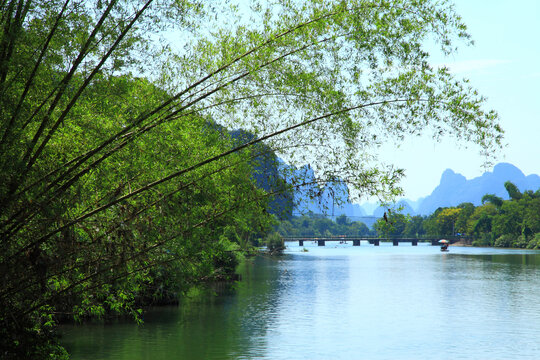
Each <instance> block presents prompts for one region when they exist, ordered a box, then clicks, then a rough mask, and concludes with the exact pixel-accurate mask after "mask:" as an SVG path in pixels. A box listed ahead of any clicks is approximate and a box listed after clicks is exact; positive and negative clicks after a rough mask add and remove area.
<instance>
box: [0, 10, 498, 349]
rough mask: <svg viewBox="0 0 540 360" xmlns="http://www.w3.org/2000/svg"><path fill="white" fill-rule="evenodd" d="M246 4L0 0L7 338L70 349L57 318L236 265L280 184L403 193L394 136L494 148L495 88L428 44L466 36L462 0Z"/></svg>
mask: <svg viewBox="0 0 540 360" xmlns="http://www.w3.org/2000/svg"><path fill="white" fill-rule="evenodd" d="M242 4H244V2H238V4H236V3H234V2H229V1H223V2H212V4H209V3H208V2H205V1H198V0H174V1H173V0H170V1H169V0H129V1H127V0H107V1H104V0H35V1H29V0H4V1H0V14H1V15H0V154H1V156H0V174H1V181H0V277H1V279H2V288H1V289H0V349H1V351H2V353H1V356H2V358H4V359H21V358H32V359H45V358H62V357H67V356H68V355H67V354H66V352H65V350H64V349H63V348H62V347H61V346H60V345H59V343H58V341H57V336H56V330H57V324H58V321H59V320H61V319H65V318H72V319H73V318H74V319H77V320H81V319H85V318H88V317H104V316H107V315H110V314H131V315H132V316H133V317H134V318H135V319H136V320H137V321H139V319H140V313H141V310H140V305H141V304H144V303H147V302H149V301H153V299H157V300H159V299H162V298H167V297H169V296H171V294H173V293H175V292H181V291H182V290H183V289H186V287H188V286H189V285H191V284H196V283H199V282H204V281H211V280H212V279H220V278H224V277H227V276H228V274H230V273H231V271H232V269H233V268H234V266H235V264H236V262H237V258H238V256H239V255H240V254H242V253H243V252H244V251H246V249H249V247H250V244H255V243H257V241H259V240H258V239H260V238H261V237H263V236H265V234H266V233H267V231H268V229H270V227H271V226H272V224H273V223H274V221H275V215H274V214H273V213H276V212H278V211H274V210H276V207H275V206H276V205H275V204H276V199H275V194H277V193H285V194H287V193H289V194H290V193H291V192H292V191H294V190H295V189H297V188H299V187H302V188H303V189H305V188H306V187H309V186H312V187H313V189H314V190H313V195H316V192H317V189H319V188H320V186H323V185H324V184H326V183H327V182H329V181H333V180H335V179H342V180H343V181H345V182H346V183H347V185H348V187H349V189H350V190H351V193H350V194H349V196H350V197H351V198H352V199H359V198H361V197H364V196H378V197H379V198H380V199H381V200H387V199H391V198H393V197H395V196H396V195H399V194H400V188H399V185H398V184H399V180H400V178H401V177H402V176H403V171H402V170H401V169H399V168H395V167H393V166H387V165H384V164H380V163H379V162H378V161H377V150H378V148H379V145H380V144H381V143H382V142H383V141H393V142H395V143H396V144H397V143H399V142H401V141H402V140H403V139H404V138H405V137H407V136H416V135H420V134H424V133H427V134H432V135H433V137H434V139H435V140H438V139H440V138H442V137H451V138H453V139H456V141H462V142H464V143H468V144H471V145H474V146H477V147H478V149H479V151H480V152H482V153H484V154H487V155H488V156H489V155H490V154H492V153H493V152H494V150H497V149H498V148H500V144H501V139H502V135H503V131H502V129H501V128H500V127H499V122H498V117H497V114H496V113H495V112H493V111H491V110H489V109H485V108H484V103H485V99H484V98H483V97H482V96H481V95H480V94H478V93H477V92H476V90H474V88H473V87H472V86H471V85H470V84H469V83H468V82H467V81H466V80H462V79H457V78H455V77H454V76H453V75H452V74H450V72H449V71H448V69H446V68H433V67H432V66H431V65H430V63H429V53H428V50H429V49H431V48H432V47H428V46H427V45H425V44H433V43H436V44H438V46H439V48H440V50H441V51H442V53H444V54H448V55H449V54H452V53H454V52H455V51H456V49H457V44H469V43H470V42H471V40H470V37H469V35H468V33H467V29H466V26H465V25H464V24H463V22H462V21H461V18H460V17H459V15H457V14H456V13H455V12H454V9H453V7H452V5H451V4H450V3H448V2H446V1H429V0H419V1H403V0H373V1H366V0H350V1H314V0H313V1H312V0H306V1H293V2H276V3H274V2H272V1H269V2H258V1H253V2H252V3H251V4H250V6H243V5H242ZM238 129H244V130H243V131H245V132H246V133H247V134H252V136H251V137H248V138H244V137H238V136H236V137H235V136H231V134H232V133H233V130H238ZM262 153H266V154H267V155H268V157H267V159H270V160H272V159H274V160H272V161H274V165H273V166H260V164H259V165H258V163H260V162H261V161H263V162H264V161H266V160H264V159H265V157H263V156H262ZM273 153H275V154H276V155H278V156H279V157H280V158H281V159H284V161H286V163H287V164H289V165H288V166H287V167H284V166H282V164H281V163H280V162H279V161H276V160H275V157H273V155H272V154H273ZM261 159H263V160H261ZM307 163H309V164H312V166H313V171H314V173H315V174H316V176H315V178H310V180H309V184H308V183H306V182H307V181H305V178H303V176H302V174H301V172H295V171H294V169H295V168H299V167H301V166H302V165H304V164H307ZM261 169H279V176H273V175H272V170H269V171H270V173H264V172H263V170H261ZM257 179H258V180H257ZM285 198H287V195H285ZM288 198H289V199H290V196H289V197H288ZM277 202H278V203H279V201H277ZM272 204H274V205H272ZM495 209H496V208H495ZM502 210H503V208H501V211H502Z"/></svg>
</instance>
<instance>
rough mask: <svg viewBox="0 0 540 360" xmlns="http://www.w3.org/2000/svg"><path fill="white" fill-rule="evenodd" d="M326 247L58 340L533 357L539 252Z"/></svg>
mask: <svg viewBox="0 0 540 360" xmlns="http://www.w3.org/2000/svg"><path fill="white" fill-rule="evenodd" d="M327 245H328V246H325V247H318V246H316V245H315V244H311V243H309V244H308V243H306V244H305V248H307V249H308V250H309V251H308V252H302V251H301V250H302V248H301V247H298V246H297V245H296V244H293V243H289V248H288V250H287V252H286V254H285V255H284V256H282V257H280V258H278V259H273V258H265V257H258V258H255V259H251V260H249V261H248V262H247V263H246V264H243V265H242V266H241V267H240V269H239V272H240V273H241V274H242V281H240V282H238V283H236V284H234V285H231V286H221V287H220V288H215V289H213V290H212V291H209V290H207V291H198V292H197V291H194V292H192V293H191V294H190V295H189V297H187V298H186V299H183V300H182V302H181V304H180V306H178V307H176V306H175V307H161V308H156V309H152V310H150V311H149V312H148V313H147V314H146V315H145V323H144V325H142V326H137V325H135V324H134V323H132V322H129V321H124V322H116V323H114V324H86V325H77V326H65V327H63V333H64V337H63V343H64V345H65V347H66V348H67V349H68V351H69V352H70V353H71V354H72V358H73V359H126V360H127V359H129V360H138V359H156V360H159V359H490V360H492V359H540V251H526V250H508V249H489V248H471V247H450V252H448V253H441V252H440V251H439V248H438V247H436V246H430V245H427V244H419V245H418V246H411V245H410V244H400V245H399V246H396V247H394V246H392V244H391V243H390V244H388V243H381V246H379V247H375V246H373V245H369V244H367V243H364V242H362V245H361V246H360V247H352V246H351V245H350V244H346V245H345V244H343V245H337V244H336V245H334V243H327ZM212 293H214V295H212Z"/></svg>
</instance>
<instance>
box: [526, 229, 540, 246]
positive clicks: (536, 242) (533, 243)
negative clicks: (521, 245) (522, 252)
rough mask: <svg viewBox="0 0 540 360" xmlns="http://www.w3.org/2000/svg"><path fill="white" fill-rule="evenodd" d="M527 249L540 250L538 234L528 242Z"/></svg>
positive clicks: (539, 236)
mask: <svg viewBox="0 0 540 360" xmlns="http://www.w3.org/2000/svg"><path fill="white" fill-rule="evenodd" d="M527 249H540V233H537V234H536V235H534V236H533V237H532V238H531V240H529V243H528V244H527Z"/></svg>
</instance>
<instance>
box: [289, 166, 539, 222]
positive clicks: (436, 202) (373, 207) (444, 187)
mask: <svg viewBox="0 0 540 360" xmlns="http://www.w3.org/2000/svg"><path fill="white" fill-rule="evenodd" d="M506 181H511V182H513V183H514V184H515V185H516V186H517V187H518V188H519V190H520V191H525V190H533V191H536V190H538V189H540V176H539V175H536V174H533V175H528V176H525V174H523V172H522V171H521V170H520V169H518V168H517V167H515V166H514V165H512V164H509V163H499V164H497V165H496V166H495V167H494V168H493V171H492V172H486V173H484V174H483V175H482V176H479V177H476V178H473V179H470V180H467V179H466V178H465V177H464V176H463V175H461V174H459V173H456V172H454V171H453V170H451V169H447V170H445V171H444V172H443V174H442V176H441V181H440V183H439V185H438V186H437V187H436V188H435V189H434V190H433V191H432V192H431V194H428V195H427V196H426V197H424V198H421V199H419V200H417V201H411V200H408V199H404V200H400V201H399V202H398V204H397V205H400V206H401V207H402V208H403V209H402V210H401V212H402V213H404V214H410V215H429V214H431V213H433V212H434V211H435V210H436V209H437V208H439V207H449V206H457V205H459V204H461V203H463V202H471V203H473V204H474V205H476V206H477V205H480V204H481V201H482V197H483V196H484V195H485V194H495V195H497V196H499V197H501V198H503V199H508V193H507V192H506V189H505V187H504V183H505V182H506ZM340 191H344V190H343V189H341V190H340V188H339V186H337V187H335V188H332V189H328V190H325V192H324V193H323V196H322V199H321V201H317V202H311V201H309V200H303V199H301V200H300V205H299V206H298V207H297V211H300V212H305V211H312V212H313V213H316V214H321V213H326V214H328V215H333V216H339V215H343V214H345V215H347V216H348V217H350V218H352V219H353V220H357V219H358V220H361V221H364V222H366V224H367V225H368V226H369V225H370V224H368V222H369V223H371V222H372V221H369V218H370V217H373V218H372V219H373V221H375V219H376V218H377V217H381V216H382V215H383V214H384V211H385V209H383V208H380V207H378V204H373V203H364V204H361V205H360V204H351V203H346V204H343V205H341V206H337V205H335V204H333V202H332V196H331V192H333V193H336V192H340ZM297 200H298V198H297ZM325 207H326V211H324V210H323V209H324V208H325ZM362 217H366V218H364V219H361V218H362ZM355 218H356V219H355ZM365 220H368V221H365Z"/></svg>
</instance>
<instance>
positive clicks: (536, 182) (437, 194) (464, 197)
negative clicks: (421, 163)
mask: <svg viewBox="0 0 540 360" xmlns="http://www.w3.org/2000/svg"><path fill="white" fill-rule="evenodd" d="M507 181H511V182H513V183H514V184H516V186H517V187H518V188H519V189H520V190H521V191H524V190H533V191H536V190H537V189H539V188H540V176H538V175H529V176H525V175H524V174H523V172H522V171H521V170H520V169H518V168H517V167H516V166H514V165H512V164H509V163H499V164H497V165H495V166H494V168H493V172H485V173H484V174H482V176H479V177H476V178H473V179H470V180H467V179H466V178H465V176H463V175H461V174H457V173H455V172H454V171H453V170H452V169H446V170H445V171H444V172H443V174H442V176H441V182H440V184H439V185H438V186H437V187H436V188H435V189H434V190H433V192H432V193H431V195H429V196H427V197H426V198H425V199H424V200H423V201H422V202H421V203H420V204H419V206H418V209H417V212H418V213H419V214H421V215H429V214H431V213H433V212H434V211H435V210H436V209H437V208H439V207H450V206H458V205H459V204H461V203H464V202H471V203H473V204H475V205H480V204H481V200H482V197H483V196H484V195H486V194H495V195H497V196H499V197H502V198H503V199H508V193H507V192H506V189H505V187H504V183H505V182H507Z"/></svg>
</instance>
